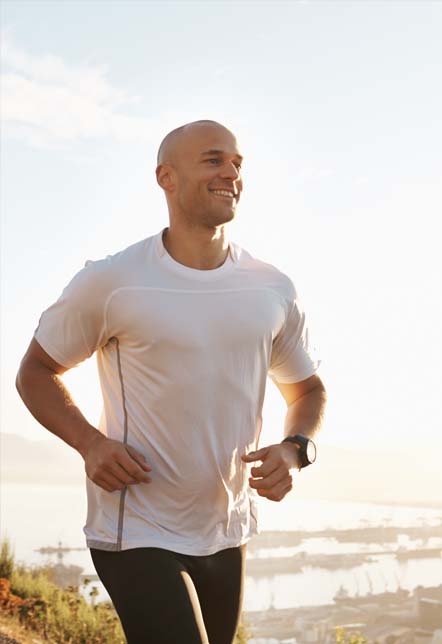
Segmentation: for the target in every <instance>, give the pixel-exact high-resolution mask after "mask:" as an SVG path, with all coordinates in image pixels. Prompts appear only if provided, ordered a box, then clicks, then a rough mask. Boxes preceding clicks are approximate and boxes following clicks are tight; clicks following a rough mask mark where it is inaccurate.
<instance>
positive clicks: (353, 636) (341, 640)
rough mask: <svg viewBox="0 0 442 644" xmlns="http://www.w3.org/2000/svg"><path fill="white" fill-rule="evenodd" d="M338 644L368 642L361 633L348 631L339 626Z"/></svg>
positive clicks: (364, 643)
mask: <svg viewBox="0 0 442 644" xmlns="http://www.w3.org/2000/svg"><path fill="white" fill-rule="evenodd" d="M336 642H337V644H367V640H366V639H365V638H364V637H363V636H362V635H361V633H359V631H358V632H357V633H346V632H345V629H343V628H341V627H338V628H337V629H336Z"/></svg>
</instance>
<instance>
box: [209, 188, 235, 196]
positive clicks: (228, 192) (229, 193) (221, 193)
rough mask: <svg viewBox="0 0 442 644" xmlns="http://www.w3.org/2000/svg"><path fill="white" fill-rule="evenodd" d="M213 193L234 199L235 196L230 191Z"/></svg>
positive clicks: (214, 191)
mask: <svg viewBox="0 0 442 644" xmlns="http://www.w3.org/2000/svg"><path fill="white" fill-rule="evenodd" d="M212 192H213V193H215V194H216V195H221V196H222V197H234V196H235V195H234V194H233V192H230V191H229V190H212Z"/></svg>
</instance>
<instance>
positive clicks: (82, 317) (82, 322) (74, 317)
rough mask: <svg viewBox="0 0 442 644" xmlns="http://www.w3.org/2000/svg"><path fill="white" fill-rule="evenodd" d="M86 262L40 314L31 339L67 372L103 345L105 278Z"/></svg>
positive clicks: (105, 297)
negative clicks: (54, 300) (53, 301)
mask: <svg viewBox="0 0 442 644" xmlns="http://www.w3.org/2000/svg"><path fill="white" fill-rule="evenodd" d="M98 264H100V262H88V263H87V264H86V266H85V268H83V269H82V270H81V271H79V272H78V273H77V274H76V275H75V276H74V278H73V279H72V280H71V282H70V283H69V284H68V285H67V286H66V288H65V289H64V290H63V292H62V294H61V296H60V297H59V299H58V300H57V301H56V302H55V303H54V304H52V306H50V307H49V308H48V309H47V310H46V311H44V313H43V314H42V315H41V317H40V320H39V323H38V327H37V329H36V331H35V334H34V337H35V339H36V340H37V342H38V343H39V344H40V345H41V346H42V347H43V349H44V350H45V351H46V353H48V354H49V355H50V356H51V358H53V359H54V360H56V361H57V362H58V363H60V364H61V365H63V366H64V367H67V368H68V369H70V368H71V367H74V366H76V365H77V364H78V363H80V362H82V361H83V360H85V359H86V358H89V357H90V356H92V354H93V353H94V352H95V351H96V349H97V348H99V347H100V346H103V345H104V344H106V342H107V340H108V338H107V334H106V328H105V327H106V325H105V303H106V300H107V295H108V293H107V289H106V286H105V279H103V275H102V272H101V271H100V269H99V268H97V265H98Z"/></svg>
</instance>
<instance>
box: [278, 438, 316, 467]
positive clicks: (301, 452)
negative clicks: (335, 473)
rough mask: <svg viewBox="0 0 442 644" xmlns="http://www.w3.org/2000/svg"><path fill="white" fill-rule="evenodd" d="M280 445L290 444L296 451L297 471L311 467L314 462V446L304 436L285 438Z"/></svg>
mask: <svg viewBox="0 0 442 644" xmlns="http://www.w3.org/2000/svg"><path fill="white" fill-rule="evenodd" d="M282 443H291V444H292V445H293V446H294V447H295V448H297V451H298V459H299V469H301V468H303V467H307V465H311V464H312V463H314V462H315V460H316V445H315V443H314V442H313V441H312V439H311V438H308V437H307V436H304V434H294V435H293V436H286V437H285V438H284V440H283V441H282Z"/></svg>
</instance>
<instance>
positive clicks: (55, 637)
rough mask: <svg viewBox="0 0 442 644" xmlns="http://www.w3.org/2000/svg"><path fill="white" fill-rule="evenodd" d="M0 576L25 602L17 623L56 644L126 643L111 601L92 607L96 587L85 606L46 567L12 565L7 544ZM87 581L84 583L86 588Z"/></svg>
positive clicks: (0, 552) (240, 637)
mask: <svg viewBox="0 0 442 644" xmlns="http://www.w3.org/2000/svg"><path fill="white" fill-rule="evenodd" d="M0 573H1V574H0V577H1V576H3V577H6V578H7V579H9V580H10V582H11V592H12V593H14V594H15V595H17V596H18V597H21V598H22V599H23V600H25V601H24V603H23V604H22V605H21V606H20V607H18V615H19V617H20V621H21V622H22V623H23V624H24V625H26V626H27V627H28V628H30V629H33V630H35V631H36V632H37V633H39V634H41V635H42V636H43V637H44V638H45V639H47V641H48V642H57V644H125V643H126V639H125V637H124V634H123V630H122V627H121V624H120V620H119V619H118V616H117V614H116V612H115V609H114V607H113V605H112V604H111V603H110V602H100V603H97V604H95V603H94V599H95V597H96V595H97V589H96V587H94V586H93V587H92V588H91V591H90V593H89V595H90V597H91V599H92V605H90V604H88V603H87V601H86V600H85V599H84V597H83V596H82V595H80V593H79V589H78V588H77V587H70V588H67V589H64V590H63V589H62V588H60V587H59V586H57V585H56V584H55V583H54V582H53V581H52V580H51V568H50V567H49V566H42V567H35V568H30V567H26V566H22V565H16V564H15V563H14V557H13V554H12V552H11V548H10V545H9V542H7V541H4V542H3V543H2V545H1V549H0ZM88 583H89V580H87V579H86V580H85V582H84V586H85V587H86V586H87V585H88ZM248 638H249V635H248V633H246V630H245V628H244V626H243V625H242V624H241V625H240V627H239V629H238V633H237V636H236V638H235V644H246V643H247V641H248Z"/></svg>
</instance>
